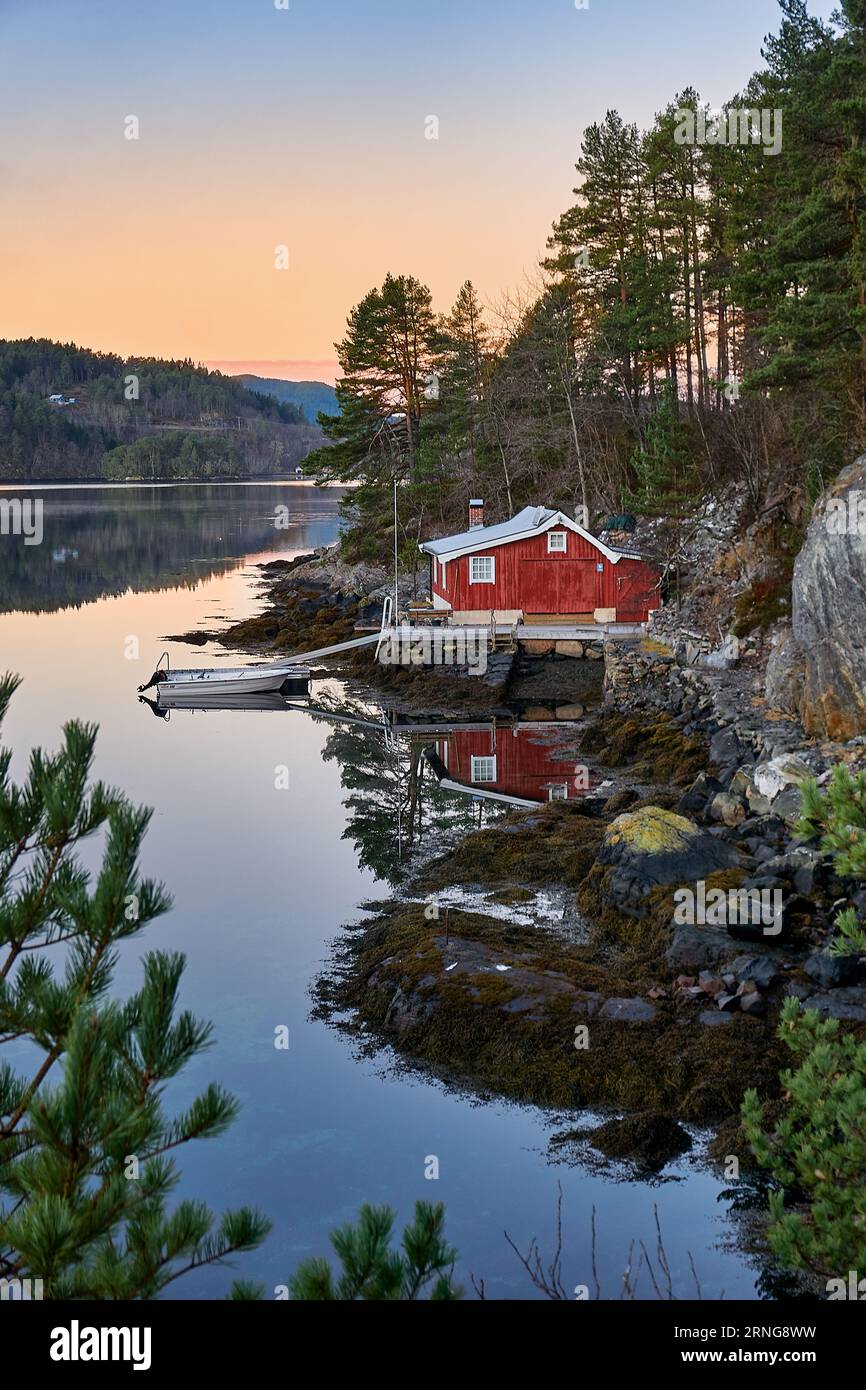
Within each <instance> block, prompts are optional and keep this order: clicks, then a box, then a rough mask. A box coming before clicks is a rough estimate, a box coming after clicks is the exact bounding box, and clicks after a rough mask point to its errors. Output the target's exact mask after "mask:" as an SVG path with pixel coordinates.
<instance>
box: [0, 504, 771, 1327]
mask: <svg viewBox="0 0 866 1390" xmlns="http://www.w3.org/2000/svg"><path fill="white" fill-rule="evenodd" d="M38 495H39V496H41V497H42V498H43V503H44V528H45V538H44V541H43V543H42V545H41V546H28V547H25V546H24V545H23V544H22V541H21V539H20V538H16V537H11V536H3V537H0V610H2V611H0V669H9V670H13V671H16V672H18V673H19V674H20V675H21V676H22V677H23V681H24V684H23V687H22V689H21V690H20V691H19V693H18V694H17V696H16V697H15V699H14V701H13V703H12V707H11V710H10V713H9V715H8V717H7V721H6V724H5V727H4V730H3V741H4V742H5V743H6V744H10V745H11V746H12V747H13V749H14V753H15V758H14V764H13V773H14V774H15V775H17V776H18V777H19V778H20V777H23V775H24V773H25V770H26V759H27V756H28V752H29V749H30V748H31V746H32V745H34V744H37V743H38V744H42V745H43V746H47V747H53V746H55V745H56V743H57V741H58V737H59V732H60V728H61V725H62V724H63V722H64V721H65V720H67V719H71V718H77V719H83V720H87V721H93V722H95V723H97V724H98V725H99V729H100V732H99V739H98V743H97V757H96V767H95V773H96V775H98V776H99V777H101V778H103V779H104V780H105V781H107V782H109V783H111V784H113V785H115V786H118V787H120V788H122V789H123V790H124V791H126V792H127V793H128V795H129V796H130V797H131V798H133V799H134V800H135V801H137V802H143V803H146V804H147V805H149V806H152V807H153V808H154V816H153V820H152V823H151V827H150V830H149V832H148V835H147V839H146V843H145V849H144V855H143V869H144V872H145V873H147V874H149V875H151V876H153V877H156V878H159V879H162V880H163V881H164V882H165V883H166V884H167V886H168V887H169V889H170V890H171V892H172V894H173V898H174V906H173V908H172V910H171V912H170V913H169V914H168V915H166V916H165V917H162V918H160V919H158V920H157V921H156V922H154V923H153V924H152V925H151V926H150V927H148V928H147V929H146V931H145V932H144V934H143V935H142V936H140V937H139V938H137V939H135V940H134V941H132V942H130V943H128V944H127V945H126V946H125V947H124V949H123V952H122V955H121V961H120V967H119V969H118V972H117V977H116V987H117V989H118V991H119V992H121V993H126V992H128V991H129V990H131V989H133V988H134V987H135V986H136V984H137V983H138V980H139V978H140V959H141V956H142V955H143V954H144V952H145V951H146V950H148V949H153V948H155V947H159V948H162V949H166V950H176V951H182V952H184V953H185V955H186V957H187V961H188V965H187V972H186V976H185V980H184V985H183V992H182V999H181V1004H182V1006H183V1007H185V1008H189V1009H191V1010H192V1011H193V1012H194V1013H195V1014H197V1015H200V1016H204V1017H206V1018H210V1019H212V1020H213V1023H214V1033H215V1041H214V1045H213V1046H212V1047H211V1048H210V1049H209V1051H207V1052H206V1053H204V1054H203V1056H202V1057H200V1058H198V1059H197V1060H196V1061H195V1063H194V1064H193V1065H191V1066H190V1067H188V1068H187V1070H186V1071H184V1072H183V1073H182V1075H181V1076H180V1077H179V1078H178V1079H177V1080H176V1081H175V1082H172V1083H171V1085H170V1086H169V1088H168V1091H167V1102H168V1106H169V1108H170V1109H172V1110H174V1109H180V1108H181V1107H182V1106H184V1105H186V1104H188V1103H189V1102H190V1100H191V1099H192V1098H193V1096H194V1095H195V1094H196V1093H197V1092H198V1091H200V1090H201V1089H202V1088H203V1087H204V1086H205V1085H206V1084H207V1082H208V1081H210V1080H212V1079H213V1080H218V1081H220V1082H222V1083H223V1084H224V1085H225V1086H226V1087H228V1088H229V1089H230V1090H231V1091H233V1092H234V1093H235V1095H237V1096H238V1098H239V1099H240V1101H241V1114H240V1117H239V1118H238V1120H237V1121H236V1122H235V1124H234V1125H233V1126H232V1127H231V1128H230V1130H229V1131H228V1132H227V1133H226V1134H225V1135H223V1136H222V1137H220V1138H218V1139H215V1140H210V1141H208V1142H206V1143H201V1144H190V1145H188V1146H186V1148H185V1149H182V1150H181V1151H180V1152H179V1155H178V1157H179V1161H180V1165H181V1167H182V1173H183V1176H182V1180H181V1182H180V1184H179V1186H178V1189H177V1192H178V1194H179V1195H183V1196H194V1197H198V1198H202V1199H204V1200H205V1201H206V1202H207V1203H208V1205H209V1206H210V1207H211V1209H212V1210H214V1211H215V1212H219V1211H221V1210H223V1209H224V1208H226V1207H229V1206H238V1205H241V1204H251V1205H255V1206H258V1207H260V1208H261V1209H262V1210H264V1211H265V1212H266V1213H267V1214H268V1215H269V1216H270V1218H271V1219H272V1221H273V1231H272V1233H271V1235H270V1236H269V1238H268V1240H267V1242H266V1244H265V1245H264V1246H263V1247H262V1248H261V1249H260V1250H258V1251H256V1252H254V1253H253V1254H251V1255H247V1256H243V1257H242V1258H240V1259H238V1261H237V1262H236V1265H235V1267H234V1271H233V1273H234V1274H235V1275H237V1276H242V1277H244V1278H248V1279H252V1280H256V1281H260V1282H261V1283H263V1284H264V1285H265V1288H266V1296H268V1297H272V1296H273V1290H274V1289H275V1287H276V1286H279V1285H284V1284H285V1283H286V1282H287V1279H288V1276H289V1274H290V1273H291V1271H292V1270H293V1269H294V1268H295V1266H296V1265H297V1263H298V1262H299V1260H301V1259H302V1258H304V1257H305V1256H308V1255H312V1254H317V1255H318V1254H328V1253H329V1252H330V1251H329V1245H328V1232H329V1231H330V1230H332V1229H333V1228H334V1227H335V1226H337V1225H338V1224H340V1223H342V1222H344V1221H347V1220H350V1219H351V1218H352V1217H353V1216H354V1215H355V1214H356V1213H357V1210H358V1208H359V1206H360V1205H361V1203H362V1202H365V1201H367V1202H386V1203H389V1204H390V1205H392V1206H393V1207H394V1208H396V1211H397V1214H398V1222H402V1220H403V1219H404V1218H406V1217H407V1216H409V1215H410V1214H411V1210H412V1204H413V1202H414V1201H415V1200H417V1199H418V1198H428V1199H439V1200H442V1201H444V1202H445V1204H446V1211H447V1234H448V1237H449V1239H450V1240H451V1241H452V1242H453V1244H455V1245H456V1246H457V1248H458V1250H459V1251H460V1255H461V1258H460V1262H459V1265H458V1271H457V1272H458V1276H459V1278H460V1279H461V1281H462V1282H463V1283H464V1284H465V1285H466V1286H467V1289H468V1286H469V1275H470V1273H473V1274H474V1275H475V1276H476V1277H477V1278H480V1279H483V1280H484V1282H485V1287H486V1292H487V1295H488V1297H508V1298H532V1297H536V1296H538V1295H537V1294H536V1293H535V1291H534V1290H533V1287H532V1285H531V1283H530V1281H529V1280H528V1278H527V1277H526V1275H525V1273H524V1272H523V1271H522V1269H521V1268H520V1265H519V1263H518V1261H517V1259H516V1257H515V1255H514V1253H513V1252H512V1251H511V1250H510V1249H509V1247H508V1244H507V1242H506V1240H505V1237H504V1234H503V1232H504V1231H505V1230H507V1231H508V1233H509V1235H510V1236H511V1237H512V1239H513V1240H515V1242H516V1243H517V1245H518V1246H519V1247H520V1248H521V1249H525V1248H526V1247H527V1246H528V1244H529V1241H530V1240H531V1239H532V1238H533V1237H537V1238H538V1240H539V1244H540V1247H541V1251H542V1253H543V1254H546V1253H549V1254H550V1255H552V1254H553V1249H554V1244H555V1221H556V1202H557V1191H558V1184H561V1185H562V1192H563V1229H564V1250H563V1278H564V1282H565V1286H566V1288H568V1289H572V1288H573V1287H574V1286H575V1285H577V1284H587V1285H589V1286H590V1288H592V1286H593V1280H592V1271H591V1238H590V1231H591V1213H592V1208H593V1206H595V1208H596V1212H597V1215H596V1227H597V1232H598V1236H597V1249H596V1261H597V1265H598V1270H599V1275H600V1281H601V1286H602V1292H603V1295H604V1296H605V1297H613V1298H616V1297H618V1296H619V1294H620V1290H621V1277H622V1272H623V1270H624V1269H625V1267H626V1264H627V1261H628V1252H629V1247H630V1245H631V1243H632V1242H633V1241H634V1242H635V1249H636V1250H637V1249H638V1248H639V1247H638V1244H637V1242H639V1241H641V1240H643V1241H644V1242H645V1243H646V1245H647V1248H648V1249H649V1250H650V1251H654V1250H655V1244H656V1230H655V1218H654V1206H657V1208H658V1215H659V1221H660V1225H661V1230H662V1233H663V1236H664V1243H665V1250H666V1254H667V1258H668V1261H669V1263H670V1267H671V1272H672V1277H673V1283H674V1289H675V1292H676V1293H677V1295H678V1296H680V1297H691V1296H694V1292H695V1288H694V1283H693V1280H692V1277H691V1274H690V1269H689V1254H691V1257H692V1258H693V1260H694V1265H695V1268H696V1270H697V1272H698V1276H699V1278H700V1283H701V1290H702V1294H703V1297H704V1298H710V1299H713V1298H718V1297H720V1296H721V1295H722V1294H724V1296H725V1297H726V1298H735V1297H750V1296H753V1295H754V1289H755V1271H754V1270H753V1269H752V1268H750V1267H749V1266H748V1265H747V1264H746V1263H745V1262H744V1261H743V1260H742V1259H741V1258H740V1257H739V1256H738V1255H736V1254H735V1253H733V1252H732V1250H731V1249H730V1248H729V1246H730V1243H731V1242H730V1238H731V1237H732V1236H733V1234H734V1231H733V1228H732V1227H731V1226H730V1225H728V1223H727V1222H726V1221H725V1219H724V1213H725V1210H726V1203H725V1202H724V1201H723V1200H722V1199H721V1197H720V1193H721V1185H720V1184H719V1183H718V1182H717V1181H716V1180H715V1179H714V1178H713V1177H712V1176H710V1175H708V1174H707V1173H705V1172H702V1171H700V1170H699V1168H698V1167H697V1166H696V1165H694V1164H690V1163H689V1161H688V1160H685V1161H681V1162H678V1163H675V1164H673V1165H671V1166H670V1167H669V1168H668V1169H666V1170H665V1177H666V1178H668V1179H670V1180H667V1181H664V1182H661V1183H655V1184H649V1183H644V1182H628V1181H624V1180H622V1178H621V1175H620V1176H619V1177H617V1176H616V1175H611V1174H610V1173H607V1174H606V1175H604V1174H601V1173H599V1172H591V1171H587V1170H586V1169H585V1168H581V1167H570V1166H566V1165H565V1164H564V1163H558V1164H557V1163H553V1162H551V1161H550V1155H549V1152H548V1144H549V1140H550V1136H551V1135H552V1134H554V1133H556V1132H557V1131H562V1130H564V1129H571V1128H574V1127H575V1126H576V1125H577V1124H579V1123H581V1119H580V1118H579V1117H578V1116H575V1115H568V1114H565V1115H550V1114H546V1113H543V1112H540V1111H537V1110H535V1109H533V1108H529V1107H518V1106H514V1105H506V1104H504V1103H502V1102H500V1101H497V1100H491V1099H490V1098H481V1099H479V1098H478V1097H476V1096H472V1095H469V1094H466V1093H461V1092H459V1091H456V1090H452V1089H449V1088H448V1087H447V1086H445V1085H444V1084H442V1083H441V1082H438V1081H435V1080H431V1079H427V1078H425V1077H423V1076H421V1075H419V1074H418V1073H416V1072H412V1071H410V1070H408V1069H406V1068H405V1067H402V1066H400V1065H399V1064H398V1063H397V1062H396V1060H395V1059H394V1058H393V1057H391V1056H390V1054H388V1053H379V1054H378V1055H377V1056H375V1057H374V1058H364V1059H361V1058H359V1057H358V1056H357V1053H356V1051H355V1049H354V1048H353V1046H352V1043H351V1041H350V1040H348V1039H347V1038H346V1036H344V1035H343V1034H341V1033H340V1032H338V1031H337V1030H336V1029H334V1028H333V1027H330V1026H328V1025H327V1024H326V1023H324V1022H322V1021H318V1020H313V1019H311V1018H310V1008H311V1000H310V995H309V990H310V986H311V984H312V982H313V981H314V980H315V979H316V977H317V975H318V974H319V972H320V971H321V970H322V968H323V967H325V966H327V964H328V962H329V960H330V956H331V943H332V942H333V940H334V939H335V937H337V936H338V935H339V929H340V927H341V924H343V923H344V922H347V921H351V920H358V918H359V916H360V914H359V911H358V904H359V903H361V902H363V901H365V900H369V899H371V898H375V897H384V896H387V894H388V891H389V889H388V883H387V881H386V879H387V877H388V873H389V870H390V868H392V867H394V866H389V864H388V862H387V859H388V854H389V848H388V845H389V841H388V839H387V836H386V837H385V838H384V840H382V839H381V837H380V839H379V840H377V841H376V850H375V853H373V852H371V851H370V850H369V847H368V848H367V850H366V851H365V848H364V845H363V843H362V838H363V837H362V836H359V832H358V829H357V826H358V814H357V812H358V807H357V796H358V795H359V793H358V792H357V790H355V791H354V792H353V793H351V794H353V795H355V797H356V803H355V805H354V807H352V806H347V804H346V803H347V802H348V801H349V798H350V791H349V789H348V788H349V787H350V786H351V784H352V783H353V780H357V779H353V775H352V773H353V768H352V766H351V759H352V752H353V744H352V742H351V740H343V741H335V739H334V728H333V726H331V725H328V724H326V723H324V722H322V721H321V720H316V719H315V718H313V717H312V716H311V715H310V714H308V713H306V712H303V711H291V712H271V711H251V712H246V711H236V710H233V711H227V712H207V713H184V712H175V713H173V714H172V716H171V719H170V720H169V721H164V720H162V719H157V718H154V717H153V715H152V714H151V712H150V710H149V709H148V708H147V707H146V706H144V705H142V704H139V702H138V701H137V699H136V693H135V690H136V686H137V685H139V684H141V683H142V682H143V681H145V680H147V679H148V677H149V676H150V674H151V671H152V669H153V667H154V665H155V662H156V658H157V657H158V655H159V653H160V652H161V651H162V650H163V649H165V648H166V647H167V648H168V650H169V652H170V655H171V659H172V664H175V665H177V664H179V665H211V664H214V663H226V662H229V663H233V662H236V660H237V659H236V658H235V657H233V656H231V655H229V654H227V653H225V652H223V651H221V649H219V648H218V647H217V648H215V647H212V646H210V645H209V646H207V647H205V648H202V649H192V648H190V647H189V646H186V645H181V644H178V643H171V642H167V641H166V640H165V638H166V636H167V635H169V634H178V633H184V632H186V631H188V630H190V629H192V628H212V627H214V626H215V625H219V622H220V620H224V619H237V618H241V617H244V616H248V615H249V614H251V613H254V612H256V611H257V609H258V607H259V606H260V605H261V594H260V591H259V589H258V587H257V579H258V577H259V571H258V570H257V569H255V568H254V566H255V565H257V564H259V563H261V562H263V561H268V560H271V559H274V558H276V557H277V556H283V557H289V556H291V555H293V554H298V553H303V552H305V551H308V550H310V549H312V548H313V547H314V546H317V545H322V544H325V543H327V542H329V541H331V540H333V539H334V538H335V537H336V535H337V529H338V510H337V508H338V501H339V494H337V493H335V492H319V491H317V490H316V489H313V488H309V487H306V486H299V485H294V484H290V485H278V484H266V485H265V484H262V485H235V486H215V485H201V486H177V487H165V486H163V487H126V488H84V487H77V488H68V487H64V488H51V489H49V488H45V489H39V490H38ZM285 506H287V507H288V509H289V525H288V527H286V528H283V529H277V528H276V527H275V524H274V523H275V509H276V508H278V507H285ZM133 639H134V640H133ZM135 641H137V643H138V648H139V653H140V655H139V659H138V660H135V659H130V656H129V653H130V652H134V650H135ZM328 694H329V695H330V697H331V698H332V699H335V700H337V701H339V700H340V699H341V698H342V695H343V692H342V689H341V687H340V686H339V684H338V683H337V682H329V683H328ZM374 717H375V716H374ZM280 768H285V769H287V771H288V788H287V789H278V787H277V785H276V783H277V782H278V781H284V780H285V778H284V777H279V776H278V775H277V770H278V769H280ZM438 806H441V813H442V814H443V815H444V814H445V806H444V802H442V803H438V802H437V800H436V797H435V795H434V796H433V798H432V800H431V801H430V803H429V805H428V808H427V815H428V824H430V822H431V821H432V823H433V828H434V829H435V819H436V815H437V814H438V811H437V807H438ZM344 832H348V833H346V834H344ZM394 854H395V856H396V848H395V849H394ZM87 860H88V862H89V863H90V864H92V865H93V864H96V862H97V861H98V846H96V845H93V846H90V847H89V848H88V850H87ZM281 1026H285V1027H286V1028H288V1030H289V1040H290V1046H289V1048H288V1050H278V1049H277V1048H275V1046H274V1039H275V1030H276V1029H278V1028H280V1027H281ZM584 1122H585V1117H584ZM431 1155H435V1156H436V1157H437V1158H438V1160H439V1173H440V1176H439V1179H438V1180H436V1181H430V1180H426V1179H425V1176H424V1174H425V1164H426V1163H427V1160H428V1158H429V1156H431ZM232 1277H233V1275H232V1272H230V1271H227V1270H225V1269H216V1270H212V1269H206V1270H201V1271H198V1272H196V1273H193V1274H191V1275H188V1276H186V1277H185V1278H184V1279H183V1280H181V1281H179V1282H178V1283H176V1284H174V1285H172V1287H171V1292H172V1295H173V1296H175V1297H182V1298H214V1297H221V1296H222V1295H223V1294H224V1293H225V1292H227V1291H228V1288H229V1285H230V1282H231V1278H232ZM469 1292H470V1294H471V1290H469ZM638 1294H639V1296H642V1297H645V1298H651V1297H653V1296H654V1295H653V1291H652V1287H651V1284H650V1281H649V1279H648V1277H647V1275H646V1273H645V1272H644V1273H642V1275H641V1277H640V1280H639V1284H638Z"/></svg>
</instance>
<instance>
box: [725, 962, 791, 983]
mask: <svg viewBox="0 0 866 1390" xmlns="http://www.w3.org/2000/svg"><path fill="white" fill-rule="evenodd" d="M731 973H732V975H733V976H734V978H735V979H736V980H738V981H739V982H740V983H742V982H743V981H745V980H751V981H752V982H753V983H754V984H755V985H756V986H757V988H758V989H770V988H771V987H772V986H773V985H774V984H775V983H776V981H777V980H778V978H779V975H780V973H781V972H780V971H779V967H778V966H777V965H776V962H775V961H774V960H773V959H772V958H771V957H770V956H737V958H736V960H734V961H732V962H731Z"/></svg>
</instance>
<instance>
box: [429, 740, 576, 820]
mask: <svg viewBox="0 0 866 1390" xmlns="http://www.w3.org/2000/svg"><path fill="white" fill-rule="evenodd" d="M426 752H427V759H428V761H429V762H430V764H431V765H432V767H433V770H434V772H435V773H436V775H437V777H438V778H439V785H440V786H441V787H442V788H443V789H444V790H447V791H457V792H465V793H467V794H468V795H470V796H473V797H478V798H483V799H485V800H490V801H502V802H505V803H506V804H508V805H516V806H541V805H544V804H545V803H546V802H548V801H574V800H578V799H579V798H581V797H583V796H586V794H587V792H588V791H590V790H591V789H592V786H594V785H595V783H597V781H598V778H597V777H593V776H592V775H591V774H590V773H589V772H588V771H587V768H586V767H585V766H584V764H583V763H581V762H580V761H579V758H578V757H576V756H575V753H574V750H573V748H572V749H571V751H570V752H568V753H566V752H565V751H564V749H563V747H562V746H561V745H560V746H559V747H556V746H555V745H553V746H551V744H550V743H549V742H545V741H544V740H543V737H541V736H540V730H539V727H538V725H535V726H528V725H522V726H517V725H515V726H514V727H510V728H509V727H507V726H505V727H503V726H500V727H499V728H496V727H495V726H494V725H489V724H488V725H486V726H484V727H483V728H482V727H479V726H478V725H475V726H474V727H471V728H465V729H454V730H451V731H450V732H449V733H448V734H447V735H442V736H441V737H439V738H437V739H436V742H435V744H432V745H430V747H428V749H427V750H426Z"/></svg>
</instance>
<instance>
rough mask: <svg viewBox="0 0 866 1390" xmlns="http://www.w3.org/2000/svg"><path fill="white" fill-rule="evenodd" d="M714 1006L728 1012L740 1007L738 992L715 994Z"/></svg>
mask: <svg viewBox="0 0 866 1390" xmlns="http://www.w3.org/2000/svg"><path fill="white" fill-rule="evenodd" d="M716 1007H717V1008H718V1009H721V1011H722V1013H726V1014H730V1013H733V1012H734V1010H735V1009H738V1008H739V1007H740V996H739V995H738V994H717V995H716Z"/></svg>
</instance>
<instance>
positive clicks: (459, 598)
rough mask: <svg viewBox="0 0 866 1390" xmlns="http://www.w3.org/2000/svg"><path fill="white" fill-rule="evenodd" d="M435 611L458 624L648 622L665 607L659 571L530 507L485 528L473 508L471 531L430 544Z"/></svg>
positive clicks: (558, 515)
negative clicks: (492, 619)
mask: <svg viewBox="0 0 866 1390" xmlns="http://www.w3.org/2000/svg"><path fill="white" fill-rule="evenodd" d="M420 548H421V550H422V551H423V552H424V553H425V554H427V555H429V556H430V568H431V574H430V581H431V582H430V587H431V593H432V596H433V606H434V608H437V609H450V610H451V612H452V615H453V619H454V621H455V622H457V623H481V622H486V621H488V620H489V618H490V614H491V612H493V613H495V615H496V620H497V621H498V622H502V623H519V622H523V621H525V620H526V621H534V622H536V623H537V622H539V621H540V620H541V621H543V620H544V619H549V620H551V621H555V622H558V623H563V622H569V621H571V622H574V623H593V622H595V623H611V622H622V623H644V622H646V620H647V618H648V617H649V614H650V613H651V611H652V610H653V609H654V608H659V607H661V598H660V597H659V569H658V566H656V565H654V564H653V563H652V562H651V561H649V560H647V559H645V558H644V557H643V556H641V555H639V554H638V553H637V552H636V551H629V550H618V549H612V548H611V547H610V546H608V545H606V544H605V543H604V542H603V541H600V540H598V539H597V538H596V537H595V536H592V535H590V533H589V531H585V530H584V528H583V527H582V526H579V525H578V524H577V522H576V521H572V520H571V518H570V517H568V516H566V515H565V513H564V512H558V511H551V510H550V509H549V508H547V507H524V508H523V511H521V512H518V513H517V515H516V516H513V517H512V518H511V520H510V521H503V522H499V523H498V524H497V525H494V526H486V525H485V524H484V504H483V503H482V502H479V501H473V502H470V504H469V529H468V530H467V531H462V532H460V533H459V534H458V535H455V536H442V537H441V538H440V539H438V540H433V541H424V542H423V543H422V544H421V547H420Z"/></svg>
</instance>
